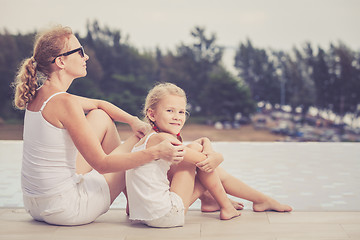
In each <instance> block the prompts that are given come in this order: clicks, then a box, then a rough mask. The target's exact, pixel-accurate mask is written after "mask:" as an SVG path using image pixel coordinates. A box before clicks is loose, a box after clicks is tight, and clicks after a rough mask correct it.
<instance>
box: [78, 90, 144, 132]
mask: <svg viewBox="0 0 360 240" xmlns="http://www.w3.org/2000/svg"><path fill="white" fill-rule="evenodd" d="M73 96H74V98H75V99H76V100H77V101H78V102H79V104H80V105H81V107H82V109H83V111H84V112H85V113H87V112H89V111H91V110H94V109H102V110H103V111H104V112H106V113H107V114H108V115H109V117H110V118H111V119H113V120H114V121H117V122H122V123H127V124H129V125H130V127H131V128H132V130H133V131H134V133H135V135H136V136H137V137H139V138H142V137H144V136H145V134H146V133H147V132H148V131H149V130H150V129H151V127H150V125H149V124H147V123H144V122H143V121H141V120H140V119H139V118H138V117H135V116H132V115H131V114H129V113H127V112H125V111H124V110H122V109H120V108H119V107H117V106H115V105H114V104H112V103H110V102H107V101H103V100H97V99H91V98H85V97H80V96H76V95H73Z"/></svg>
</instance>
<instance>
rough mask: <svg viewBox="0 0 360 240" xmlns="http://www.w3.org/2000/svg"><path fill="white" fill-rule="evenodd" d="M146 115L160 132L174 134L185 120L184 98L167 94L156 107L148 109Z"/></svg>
mask: <svg viewBox="0 0 360 240" xmlns="http://www.w3.org/2000/svg"><path fill="white" fill-rule="evenodd" d="M148 117H149V118H150V120H151V121H153V122H154V123H155V124H156V126H157V127H158V128H159V129H160V131H162V132H167V133H170V134H173V135H176V134H178V133H179V132H180V130H181V129H182V127H183V126H184V124H185V121H186V101H185V98H183V97H180V96H176V95H167V96H165V97H163V98H162V99H161V100H160V102H159V103H158V104H157V106H156V109H155V110H154V109H151V108H150V109H149V110H148Z"/></svg>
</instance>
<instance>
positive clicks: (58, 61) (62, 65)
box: [55, 56, 65, 69]
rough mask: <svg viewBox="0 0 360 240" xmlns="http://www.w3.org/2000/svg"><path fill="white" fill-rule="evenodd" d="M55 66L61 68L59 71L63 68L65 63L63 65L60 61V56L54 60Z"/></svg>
mask: <svg viewBox="0 0 360 240" xmlns="http://www.w3.org/2000/svg"><path fill="white" fill-rule="evenodd" d="M55 64H56V66H58V67H59V68H61V69H63V68H65V63H64V61H63V60H62V59H61V56H60V57H57V58H56V59H55Z"/></svg>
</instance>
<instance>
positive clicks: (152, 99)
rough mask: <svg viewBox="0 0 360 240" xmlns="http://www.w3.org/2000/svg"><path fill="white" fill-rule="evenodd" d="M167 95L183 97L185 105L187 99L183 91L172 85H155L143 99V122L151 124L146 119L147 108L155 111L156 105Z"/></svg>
mask: <svg viewBox="0 0 360 240" xmlns="http://www.w3.org/2000/svg"><path fill="white" fill-rule="evenodd" d="M167 95H175V96H179V97H183V98H184V99H185V102H186V103H187V98H186V94H185V91H184V90H183V89H181V88H179V87H178V86H176V85H175V84H173V83H167V82H166V83H158V84H156V85H155V86H154V87H153V88H152V89H151V90H150V91H149V93H148V95H147V96H146V99H145V105H144V109H143V114H144V116H145V120H146V121H147V122H149V123H150V124H153V123H152V122H151V121H150V119H149V118H148V117H147V111H148V109H149V108H151V109H155V108H156V106H157V104H158V103H159V102H160V101H161V99H163V98H164V97H165V96H167Z"/></svg>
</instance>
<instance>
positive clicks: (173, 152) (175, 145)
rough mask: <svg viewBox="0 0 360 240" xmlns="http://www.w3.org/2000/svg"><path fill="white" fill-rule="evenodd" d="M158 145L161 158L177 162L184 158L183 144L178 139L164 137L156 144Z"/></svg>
mask: <svg viewBox="0 0 360 240" xmlns="http://www.w3.org/2000/svg"><path fill="white" fill-rule="evenodd" d="M157 146H158V147H159V152H160V154H159V156H160V158H161V159H164V160H166V161H169V162H172V163H175V164H178V163H180V162H181V161H182V160H184V155H185V146H184V145H182V144H181V142H180V141H178V140H177V139H174V141H172V140H169V139H165V140H164V141H162V142H161V143H159V144H158V145H157Z"/></svg>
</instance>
